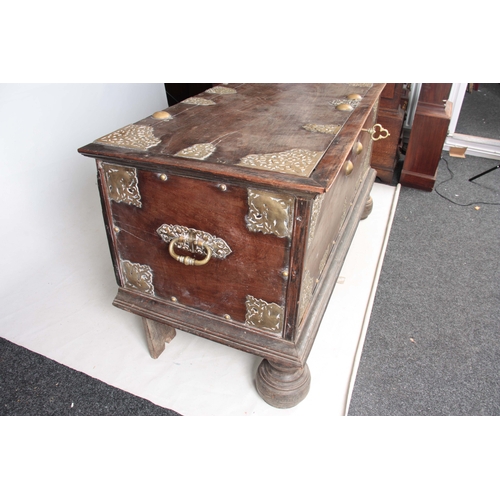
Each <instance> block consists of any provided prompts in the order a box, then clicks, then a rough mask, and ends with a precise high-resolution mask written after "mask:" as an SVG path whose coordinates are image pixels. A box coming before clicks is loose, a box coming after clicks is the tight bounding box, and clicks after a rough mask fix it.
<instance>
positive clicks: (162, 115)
mask: <svg viewBox="0 0 500 500" xmlns="http://www.w3.org/2000/svg"><path fill="white" fill-rule="evenodd" d="M153 118H156V119H157V120H169V119H170V118H172V115H171V114H170V113H167V112H166V111H157V112H156V113H153Z"/></svg>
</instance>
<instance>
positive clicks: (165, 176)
mask: <svg viewBox="0 0 500 500" xmlns="http://www.w3.org/2000/svg"><path fill="white" fill-rule="evenodd" d="M160 179H161V180H162V181H166V180H167V179H168V176H167V174H161V175H160Z"/></svg>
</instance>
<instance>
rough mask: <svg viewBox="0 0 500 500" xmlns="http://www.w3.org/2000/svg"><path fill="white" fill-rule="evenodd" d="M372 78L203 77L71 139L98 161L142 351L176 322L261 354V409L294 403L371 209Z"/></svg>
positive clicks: (122, 295)
mask: <svg viewBox="0 0 500 500" xmlns="http://www.w3.org/2000/svg"><path fill="white" fill-rule="evenodd" d="M383 88H384V85H383V84H368V85H364V84H363V85H359V84H273V85H271V84H269V85H268V84H234V85H215V86H214V87H212V88H211V89H209V90H207V91H206V92H204V93H202V94H200V95H198V96H196V97H195V99H194V100H189V101H183V102H181V103H179V104H177V105H175V106H171V107H170V108H168V114H169V115H170V116H167V115H165V114H163V113H162V114H159V115H156V116H157V118H154V116H153V115H152V116H150V117H147V118H145V119H144V120H141V121H139V122H137V123H136V124H133V125H131V126H127V127H123V128H122V129H119V130H118V131H115V132H113V133H112V134H108V135H107V136H104V137H103V138H100V139H97V140H96V141H95V142H94V143H92V144H89V145H87V146H85V147H83V148H80V150H79V151H80V152H81V153H82V154H84V155H87V156H90V157H93V158H95V159H96V161H97V170H98V184H99V189H100V192H101V199H102V206H103V215H104V221H105V227H106V232H107V234H108V241H109V245H110V251H111V255H112V258H113V265H114V267H115V275H116V279H117V283H118V293H117V295H116V298H115V300H114V302H113V304H114V305H115V306H116V307H119V308H121V309H124V310H126V311H130V312H131V313H134V314H137V315H139V316H141V317H142V318H143V319H144V326H145V330H146V335H147V340H148V346H149V350H150V354H151V356H152V357H157V356H158V355H160V353H161V352H162V351H163V349H164V347H165V341H169V340H171V338H173V335H174V334H175V329H176V328H181V329H182V330H183V331H186V332H188V333H192V334H194V335H199V336H201V337H204V338H207V339H209V340H212V341H215V342H220V343H222V344H225V345H228V346H230V347H234V348H236V349H240V350H242V351H245V352H249V353H251V354H254V355H257V356H261V357H263V358H264V360H265V362H263V363H262V364H261V366H260V367H259V370H258V372H257V375H256V377H257V381H256V383H257V389H258V391H259V393H260V394H261V396H262V397H263V399H264V400H265V401H267V402H268V403H269V404H271V405H274V406H276V407H279V408H284V407H290V406H294V405H296V404H298V403H299V402H300V401H301V400H303V398H304V397H306V395H307V392H308V389H309V385H310V379H311V377H310V373H309V369H308V368H307V364H306V361H307V357H308V355H309V352H310V350H311V348H312V345H313V343H314V339H315V337H316V334H317V332H318V329H319V325H320V323H321V318H322V317H323V314H324V311H325V309H326V306H327V304H328V300H329V297H330V295H331V293H332V291H333V289H334V286H335V283H336V280H337V277H338V273H339V272H340V269H341V267H342V263H343V261H344V258H345V256H346V254H347V251H348V249H349V246H350V243H351V241H352V238H353V237H354V233H355V230H356V227H357V225H358V223H359V221H360V219H362V218H364V217H366V216H368V213H369V211H370V210H371V206H372V202H371V198H370V190H371V187H372V185H373V182H374V179H375V171H374V170H373V169H372V168H371V167H370V158H371V151H372V144H373V141H372V140H371V137H370V134H369V133H367V132H365V131H363V130H367V129H369V128H370V127H371V126H372V125H373V124H374V123H375V119H376V109H377V101H378V98H379V95H380V93H381V91H382V89H383ZM356 94H358V95H356ZM347 96H350V97H351V99H347ZM352 98H355V99H352ZM189 102H193V103H195V104H189ZM339 103H340V104H348V106H346V107H348V108H349V109H350V111H340V110H339V109H338V106H339ZM173 245H176V246H175V253H174V257H175V256H181V257H180V260H181V261H182V262H180V261H178V260H175V259H174V258H172V256H171V254H170V253H169V247H170V246H172V248H174V247H173ZM207 245H210V246H207ZM207 248H209V249H210V251H209V252H208V251H207ZM207 252H208V254H207ZM205 256H206V258H205ZM209 257H210V258H209ZM200 259H201V260H203V261H204V262H205V261H206V263H205V264H204V265H202V266H193V265H189V264H193V263H194V262H195V261H200Z"/></svg>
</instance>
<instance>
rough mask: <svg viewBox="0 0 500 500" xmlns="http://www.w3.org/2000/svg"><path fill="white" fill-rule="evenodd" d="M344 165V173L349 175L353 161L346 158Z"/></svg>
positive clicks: (352, 168)
mask: <svg viewBox="0 0 500 500" xmlns="http://www.w3.org/2000/svg"><path fill="white" fill-rule="evenodd" d="M344 165H345V167H344V171H345V175H351V173H352V171H353V170H354V163H353V162H352V161H351V160H347V161H346V162H345V164H344Z"/></svg>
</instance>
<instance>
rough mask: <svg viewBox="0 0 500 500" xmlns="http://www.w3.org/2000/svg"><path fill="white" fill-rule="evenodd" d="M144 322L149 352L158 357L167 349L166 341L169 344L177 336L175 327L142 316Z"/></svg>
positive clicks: (154, 357)
mask: <svg viewBox="0 0 500 500" xmlns="http://www.w3.org/2000/svg"><path fill="white" fill-rule="evenodd" d="M142 322H143V324H144V331H145V332H146V340H147V342H148V348H149V354H151V357H152V358H153V359H156V358H157V357H158V356H159V355H160V354H161V353H162V352H163V351H164V350H165V343H167V344H168V343H169V342H170V341H171V340H172V339H173V338H174V337H175V328H173V327H171V326H168V325H165V324H163V323H158V322H157V321H153V320H152V319H147V318H142Z"/></svg>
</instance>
